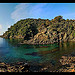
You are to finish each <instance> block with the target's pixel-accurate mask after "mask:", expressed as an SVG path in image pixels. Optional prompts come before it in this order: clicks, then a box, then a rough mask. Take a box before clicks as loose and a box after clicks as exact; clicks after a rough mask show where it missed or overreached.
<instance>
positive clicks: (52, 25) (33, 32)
mask: <svg viewBox="0 0 75 75" xmlns="http://www.w3.org/2000/svg"><path fill="white" fill-rule="evenodd" d="M2 37H3V38H7V39H22V41H21V42H19V43H20V44H52V43H55V42H63V41H75V20H69V19H67V20H65V19H63V17H62V16H57V17H55V18H54V19H52V20H49V19H40V18H39V19H24V20H20V21H18V22H17V23H16V24H14V25H13V26H11V27H10V28H8V31H6V32H5V33H4V34H3V35H2Z"/></svg>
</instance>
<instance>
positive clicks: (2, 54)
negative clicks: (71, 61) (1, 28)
mask: <svg viewBox="0 0 75 75" xmlns="http://www.w3.org/2000/svg"><path fill="white" fill-rule="evenodd" d="M19 41H20V40H12V39H4V38H0V61H1V62H4V63H9V64H11V63H17V62H27V63H29V64H30V65H33V66H32V67H33V68H31V69H32V70H34V66H35V70H38V69H40V67H39V66H41V67H47V66H48V69H47V70H46V71H47V72H50V71H54V70H56V69H58V67H60V66H61V63H60V61H59V60H60V58H61V57H62V56H63V55H68V54H71V53H75V42H62V43H54V44H47V45H26V44H18V42H19ZM36 65H37V66H38V65H39V66H38V68H37V67H36ZM45 69H46V68H45Z"/></svg>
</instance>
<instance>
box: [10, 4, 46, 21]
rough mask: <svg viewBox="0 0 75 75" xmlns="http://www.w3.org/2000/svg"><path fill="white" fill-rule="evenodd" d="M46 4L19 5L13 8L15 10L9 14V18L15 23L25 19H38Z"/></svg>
mask: <svg viewBox="0 0 75 75" xmlns="http://www.w3.org/2000/svg"><path fill="white" fill-rule="evenodd" d="M46 4H47V3H36V4H35V3H33V4H32V3H20V4H19V5H17V6H16V7H15V10H14V11H13V12H12V14H11V18H12V19H14V20H15V22H16V21H18V20H20V19H25V18H34V17H36V16H37V17H38V18H39V16H40V15H41V14H42V11H43V7H44V8H45V5H46Z"/></svg>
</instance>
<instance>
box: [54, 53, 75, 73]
mask: <svg viewBox="0 0 75 75" xmlns="http://www.w3.org/2000/svg"><path fill="white" fill-rule="evenodd" d="M60 63H61V64H62V66H61V68H60V69H59V70H56V71H55V72H75V54H69V55H64V56H62V57H61V59H60Z"/></svg>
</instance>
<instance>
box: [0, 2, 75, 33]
mask: <svg viewBox="0 0 75 75" xmlns="http://www.w3.org/2000/svg"><path fill="white" fill-rule="evenodd" d="M58 15H61V16H63V18H64V19H75V3H0V34H3V33H4V32H5V31H6V30H7V29H8V27H10V26H11V25H13V24H15V23H16V22H17V21H19V20H21V19H26V18H36V19H38V18H42V19H50V20H51V19H53V18H54V17H56V16H58Z"/></svg>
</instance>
